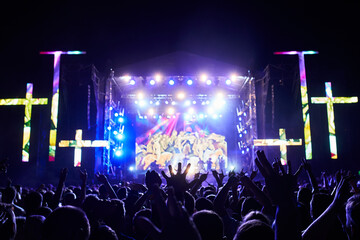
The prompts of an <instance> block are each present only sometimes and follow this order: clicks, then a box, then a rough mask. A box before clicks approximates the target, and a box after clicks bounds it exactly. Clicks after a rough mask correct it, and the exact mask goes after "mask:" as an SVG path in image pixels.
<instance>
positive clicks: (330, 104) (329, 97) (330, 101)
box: [311, 82, 358, 159]
mask: <svg viewBox="0 0 360 240" xmlns="http://www.w3.org/2000/svg"><path fill="white" fill-rule="evenodd" d="M325 92H326V97H312V98H311V103H315V104H326V109H327V116H328V128H329V141H330V153H331V158H332V159H337V157H338V156H337V146H336V135H335V117H334V103H357V102H358V97H333V94H332V89H331V82H326V83H325Z"/></svg>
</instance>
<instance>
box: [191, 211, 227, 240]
mask: <svg viewBox="0 0 360 240" xmlns="http://www.w3.org/2000/svg"><path fill="white" fill-rule="evenodd" d="M193 221H194V223H195V225H196V228H197V229H198V230H199V233H200V235H201V239H203V240H208V239H209V240H210V239H213V240H217V239H223V237H224V224H223V221H222V219H221V217H220V216H219V215H218V214H217V213H215V212H213V211H210V210H201V211H198V212H196V213H194V214H193Z"/></svg>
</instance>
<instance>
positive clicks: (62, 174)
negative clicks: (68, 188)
mask: <svg viewBox="0 0 360 240" xmlns="http://www.w3.org/2000/svg"><path fill="white" fill-rule="evenodd" d="M68 172H69V170H68V169H67V168H63V169H61V171H60V177H59V181H60V182H65V180H66V177H67V175H68Z"/></svg>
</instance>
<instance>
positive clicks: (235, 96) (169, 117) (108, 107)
mask: <svg viewBox="0 0 360 240" xmlns="http://www.w3.org/2000/svg"><path fill="white" fill-rule="evenodd" d="M207 61H209V60H207ZM205 64H206V63H205ZM219 65H220V64H218V66H217V67H219ZM130 68H134V67H130ZM154 69H159V68H157V67H156V66H155V67H154ZM123 71H125V72H130V71H129V70H127V69H126V67H125V68H124V70H123ZM153 72H155V74H153V75H150V76H146V75H145V76H144V75H142V76H136V75H135V76H134V75H130V74H126V75H118V74H117V73H116V72H115V71H113V72H111V74H110V76H109V78H107V80H106V86H105V89H106V94H105V102H104V113H105V115H104V120H103V123H104V124H103V126H104V128H103V129H104V139H105V140H107V141H108V142H109V143H110V144H109V146H108V147H106V149H105V150H104V151H103V153H102V158H101V159H102V165H101V167H102V170H103V171H104V172H106V173H108V174H114V173H116V172H117V170H119V168H120V169H122V170H123V171H131V172H134V174H141V173H144V172H145V171H147V170H162V169H167V166H168V165H170V164H171V165H173V166H174V165H177V163H178V162H181V163H182V164H187V163H191V166H192V167H191V169H190V172H191V173H196V172H208V171H209V172H210V171H211V170H217V171H223V172H224V173H225V172H227V171H229V170H233V169H245V170H251V169H252V159H253V158H254V150H255V149H254V147H253V144H252V143H253V140H254V139H256V138H257V124H256V97H255V81H254V78H253V77H252V76H251V74H250V73H248V72H247V71H245V72H243V73H242V74H245V75H240V74H239V73H236V72H228V74H227V75H216V73H214V72H211V73H212V74H211V75H210V72H206V71H203V72H201V73H199V72H200V71H199V70H198V69H194V72H193V74H191V75H190V74H188V75H180V74H177V73H178V72H179V69H177V70H176V72H175V74H176V75H175V74H174V75H164V74H163V73H162V72H161V71H155V70H154V71H153ZM164 72H169V70H168V69H167V70H166V71H164ZM187 72H188V71H187ZM222 72H224V71H222ZM197 73H198V74H197ZM98 154H100V152H99V153H98Z"/></svg>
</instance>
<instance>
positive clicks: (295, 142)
mask: <svg viewBox="0 0 360 240" xmlns="http://www.w3.org/2000/svg"><path fill="white" fill-rule="evenodd" d="M279 136H280V139H255V140H254V146H280V159H281V164H282V165H286V164H287V146H301V145H302V139H286V133H285V129H283V128H280V129H279Z"/></svg>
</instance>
